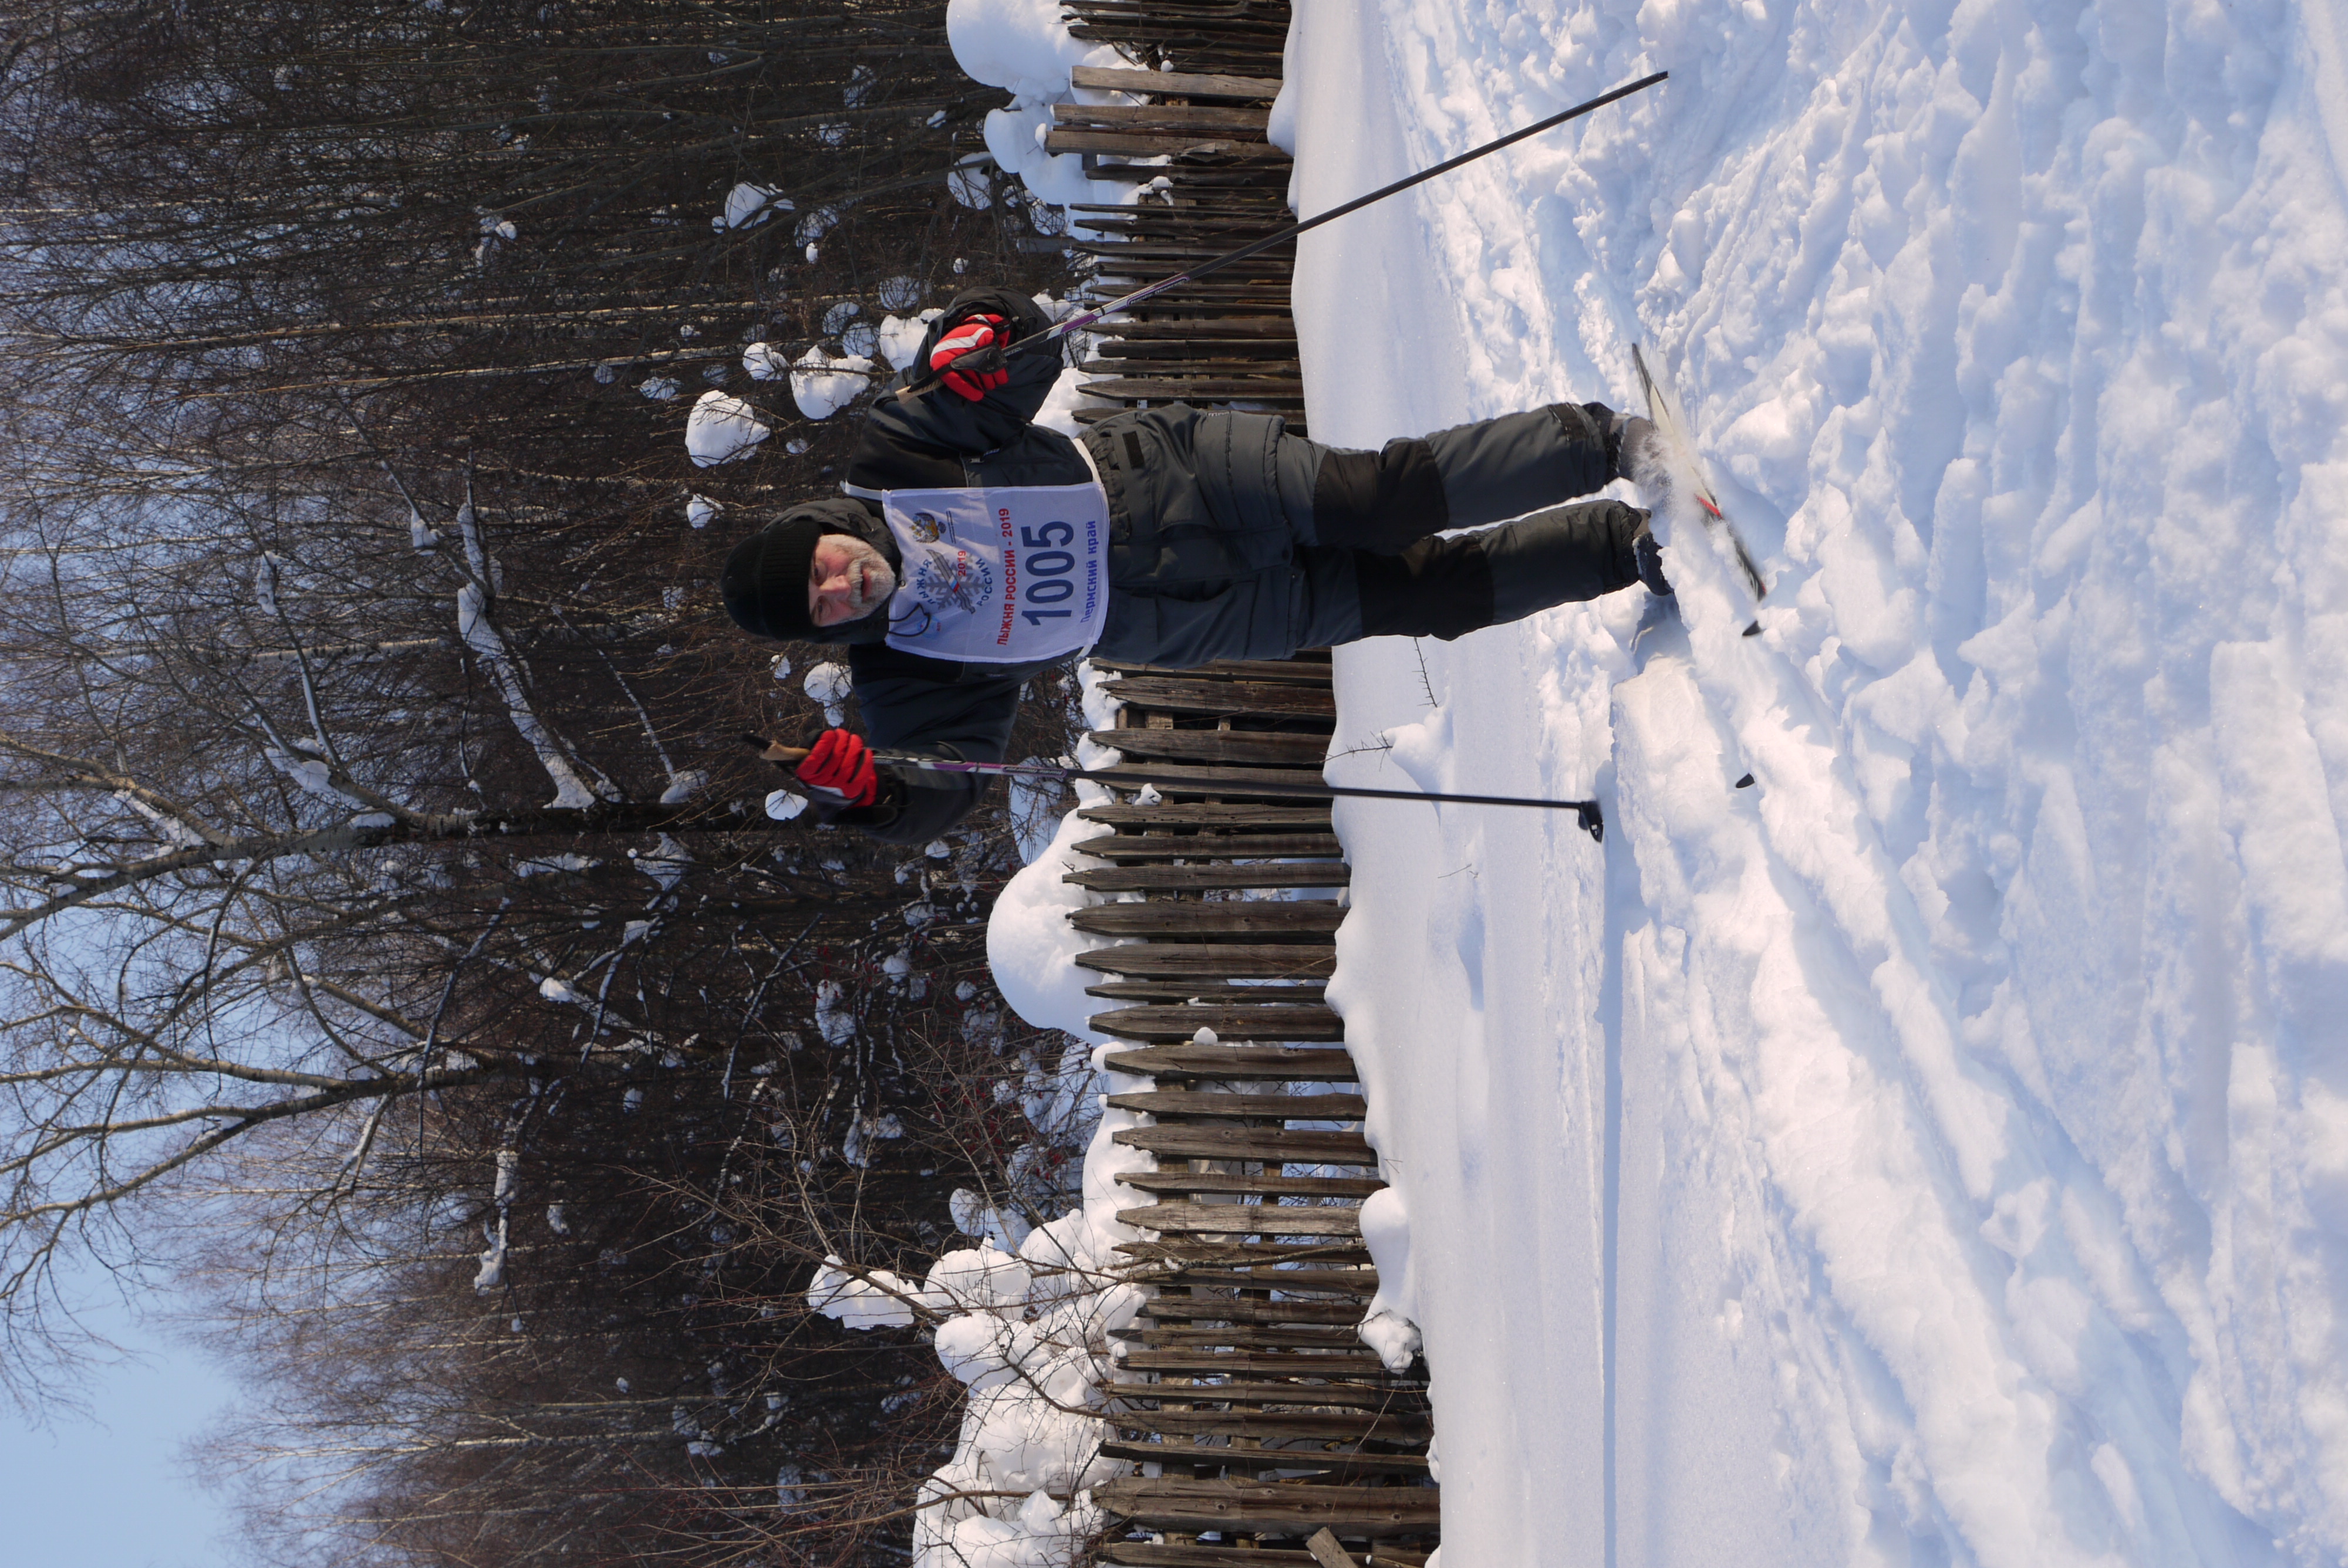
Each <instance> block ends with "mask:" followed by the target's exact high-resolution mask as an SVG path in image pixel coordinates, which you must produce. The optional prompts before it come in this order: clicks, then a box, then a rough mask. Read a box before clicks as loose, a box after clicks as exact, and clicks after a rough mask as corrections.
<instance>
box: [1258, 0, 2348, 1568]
mask: <svg viewBox="0 0 2348 1568" xmlns="http://www.w3.org/2000/svg"><path fill="white" fill-rule="evenodd" d="M1299 12H1300V16H1299V21H1298V25H1297V27H1296V30H1295V33H1294V35H1293V36H1292V42H1291V46H1290V65H1289V73H1288V74H1289V79H1290V83H1291V87H1290V91H1291V93H1292V96H1293V98H1294V103H1295V108H1296V112H1297V123H1298V132H1297V134H1298V142H1299V145H1298V156H1299V163H1298V173H1297V184H1296V190H1295V192H1294V194H1295V197H1296V200H1297V202H1298V205H1299V208H1300V210H1302V211H1304V212H1307V213H1311V212H1314V211H1318V210H1323V209H1325V208H1327V207H1329V206H1331V205H1334V203H1335V202H1337V201H1339V200H1344V198H1347V197H1350V196H1353V195H1356V194H1359V193H1360V192H1361V191H1363V190H1366V189H1369V188H1370V187H1371V186H1373V185H1375V184H1377V183H1381V182H1383V181H1385V180H1386V179H1393V178H1395V177H1397V176H1399V175H1400V174H1402V173H1405V172H1406V171H1408V170H1409V169H1413V168H1416V167H1419V166H1422V165H1424V164H1426V163H1428V162H1432V161H1435V160H1436V159H1440V158H1444V157H1447V156H1450V155H1452V154H1455V153H1457V152H1459V151H1462V150H1465V149H1468V148H1469V147H1471V146H1474V145H1476V144H1478V143H1479V142H1481V141H1483V140H1486V139H1488V138H1490V137H1492V136H1495V135H1497V134H1499V133H1500V132H1502V131H1505V130H1507V129H1509V128H1512V127H1514V126H1516V125H1519V124H1522V123H1525V122H1527V121H1529V120H1531V119H1534V118H1540V116H1542V115H1545V114H1549V113H1553V112H1555V110H1557V109H1558V108H1562V107H1564V106H1565V105H1567V104H1570V103H1573V102H1577V101H1579V100H1581V99H1582V98H1586V97H1591V96H1594V95H1595V94H1597V93H1599V92H1601V91H1602V90H1604V89H1605V88H1607V87H1612V86H1613V85H1616V84H1617V83H1620V82H1622V81H1624V80H1628V79H1630V78H1632V77H1636V76H1639V75H1643V74H1644V73H1645V72H1647V71H1649V70H1652V69H1655V68H1659V67H1663V68H1668V69H1670V70H1671V71H1672V73H1673V79H1672V81H1671V82H1670V83H1668V84H1667V85H1666V86H1664V87H1662V88H1660V89H1657V90H1655V91H1653V92H1650V93H1648V94H1645V95H1643V96H1642V97H1638V98H1635V99H1633V100H1631V101H1629V102H1628V103H1626V104H1623V105H1621V106H1617V107H1615V108H1609V109H1606V110H1602V111H1600V113H1599V114H1598V115H1596V116H1594V117H1592V118H1590V119H1589V120H1587V121H1584V122H1581V124H1580V125H1578V126H1577V127H1574V128H1569V129H1567V130H1565V131H1562V132H1552V133H1550V134H1548V135H1545V136H1543V137H1541V138H1536V139H1535V140H1533V141H1531V142H1529V143H1526V144H1522V145H1520V146H1519V147H1518V148H1515V149H1510V150H1509V152H1507V153H1504V154H1501V155H1498V156H1497V157H1495V158H1493V159H1488V160H1486V161H1484V162H1482V163H1479V164H1477V165H1474V166H1471V167H1470V168H1469V169H1465V170H1462V171H1460V172H1459V173H1457V174H1454V175H1450V176H1447V177H1446V178H1445V179H1441V180H1438V181H1436V182H1434V183H1432V184H1430V185H1429V186H1426V187H1423V188H1421V189H1419V190H1416V191H1415V192H1413V193H1411V194H1410V195H1408V196H1406V197H1403V198H1399V199H1397V200H1394V201H1391V202H1388V203H1386V204H1384V205H1383V206H1381V207H1379V208H1376V209H1373V210H1369V211H1367V212H1365V213H1363V214H1360V215H1357V216H1355V217H1353V218H1349V219H1347V220H1344V221H1343V222H1341V223H1338V224H1334V225H1331V226H1330V228H1328V229H1326V230H1323V231H1317V232H1315V233H1314V234H1313V235H1309V236H1307V237H1306V238H1305V240H1304V241H1303V242H1302V247H1301V251H1300V256H1299V265H1298V287H1297V307H1298V311H1297V313H1298V317H1299V323H1300V333H1301V335H1302V336H1303V340H1304V344H1303V347H1304V357H1305V364H1306V376H1307V384H1308V387H1309V388H1310V389H1311V392H1312V395H1313V405H1312V421H1313V434H1314V435H1315V436H1317V437H1318V438H1320V439H1322V440H1324V441H1332V442H1337V443H1341V444H1345V445H1354V446H1375V445H1377V444H1379V443H1380V442H1382V441H1384V440H1385V439H1386V438H1388V437H1391V436H1397V435H1406V434H1415V433H1417V432H1420V431H1424V430H1428V429H1433V428H1437V427H1438V426H1441V425H1447V424H1452V423H1457V422H1458V421H1460V420H1462V419H1466V418H1470V417H1478V416H1483V415H1493V414H1498V413H1502V412H1506V411H1509V410H1511V409H1516V408H1520V407H1530V406H1534V405H1539V404H1541V403H1544V402H1549V401H1554V400H1558V399H1562V398H1570V399H1573V400H1577V401H1579V400H1583V399H1588V398H1601V399H1603V400H1606V401H1608V402H1611V403H1614V404H1616V405H1623V404H1624V403H1625V402H1626V400H1627V399H1628V398H1629V397H1630V395H1631V388H1632V386H1633V385H1634V381H1633V377H1632V372H1631V366H1630V354H1629V349H1630V344H1631V343H1632V342H1634V341H1643V342H1644V343H1647V344H1648V345H1649V347H1650V351H1651V352H1656V351H1660V352H1657V353H1656V358H1657V362H1658V364H1659V366H1660V367H1661V368H1662V369H1663V372H1664V374H1666V375H1667V376H1669V377H1670V378H1672V379H1673V381H1674V382H1675V384H1677V386H1678V389H1679V392H1680V395H1681V397H1682V399H1683V401H1684V403H1685V405H1687V408H1688V412H1689V415H1690V416H1691V418H1692V420H1693V421H1694V425H1695V427H1696V430H1697V432H1698V436H1699V440H1700V443H1701V445H1702V446H1703V448H1704V456H1705V458H1706V461H1707V463H1708V465H1709V466H1710V467H1711V469H1712V474H1713V478H1714V480H1715V485H1716V486H1717V487H1718V488H1719V490H1720V492H1721V496H1722V499H1723V501H1724V502H1725V504H1726V505H1727V507H1729V509H1730V512H1731V513H1732V515H1733V516H1735V517H1736V518H1738V520H1739V521H1740V523H1741V524H1742V525H1743V526H1744V528H1746V533H1747V537H1748V538H1750V540H1751V542H1752V544H1753V546H1754V548H1755V550H1756V555H1757V556H1759V558H1760V559H1761V563H1762V566H1763V569H1764V571H1765V574H1766V576H1767V577H1768V578H1769V579H1770V580H1771V582H1772V591H1771V594H1770V598H1769V603H1768V605H1767V607H1766V609H1765V610H1764V611H1763V613H1762V616H1761V620H1762V623H1763V626H1764V629H1765V630H1764V634H1763V635H1762V636H1760V637H1757V638H1754V639H1743V638H1740V637H1739V636H1738V635H1737V633H1738V631H1739V630H1740V629H1741V628H1742V626H1743V625H1744V623H1745V620H1746V614H1747V609H1746V606H1745V605H1744V604H1743V603H1742V602H1741V600H1739V599H1738V598H1737V597H1736V590H1735V587H1734V579H1733V577H1732V576H1731V573H1730V569H1729V568H1728V566H1727V564H1726V562H1725V559H1721V558H1719V557H1716V556H1715V555H1714V554H1713V553H1712V551H1711V550H1710V549H1709V548H1707V546H1706V544H1705V542H1704V538H1703V537H1702V536H1701V534H1700V533H1698V532H1697V531H1695V530H1694V529H1692V528H1687V529H1674V528H1671V527H1669V526H1668V525H1666V526H1665V527H1664V528H1663V530H1662V531H1663V536H1664V538H1665V543H1666V564H1667V568H1668V569H1669V570H1670V572H1671V575H1672V577H1673V580H1674V581H1675V582H1676V583H1678V584H1679V586H1680V594H1679V601H1680V603H1679V613H1678V614H1676V615H1674V614H1672V613H1669V612H1667V611H1665V610H1663V609H1662V607H1660V606H1650V605H1645V604H1642V603H1640V602H1639V600H1641V598H1642V597H1643V596H1641V595H1639V594H1636V593H1633V594H1629V595H1621V596H1616V599H1615V600H1612V601H1609V602H1607V603H1604V604H1601V605H1599V606H1594V607H1590V608H1585V609H1576V610H1560V611H1553V612H1550V613H1549V614H1547V615H1544V616H1540V617H1537V618H1535V619H1534V620H1531V621H1529V622H1526V623H1523V624H1521V625H1519V626H1518V627H1514V628H1509V629H1503V630H1494V631H1488V632H1484V633H1479V634H1478V635H1476V636H1474V637H1472V638H1469V639H1468V640H1465V641H1461V642H1458V643H1453V644H1443V643H1438V642H1433V641H1426V642H1420V643H1416V644H1413V643H1409V642H1395V641H1379V642H1374V643H1368V644H1362V645H1357V646H1356V647H1354V648H1350V649H1346V650H1344V651H1341V652H1340V653H1339V655H1338V678H1339V686H1340V692H1341V696H1342V702H1343V711H1344V728H1343V731H1342V733H1340V736H1339V738H1338V742H1337V745H1336V748H1335V749H1336V751H1337V752H1338V753H1340V754H1339V755H1338V756H1337V758H1336V760H1334V762H1333V764H1332V768H1331V776H1332V777H1333V778H1334V779H1336V780H1338V781H1340V782H1345V783H1356V784H1406V783H1410V782H1416V784H1420V785H1424V786H1429V787H1451V788H1458V789H1468V790H1478V791H1487V792H1515V793H1529V794H1581V793H1584V792H1585V791H1586V790H1587V789H1589V788H1591V787H1595V788H1596V789H1597V790H1599V791H1600V792H1601V794H1605V795H1606V796H1607V798H1608V801H1609V820H1610V831H1609V834H1608V838H1607V843H1606V845H1605V846H1604V848H1603V849H1602V850H1601V849H1600V848H1599V847H1597V846H1595V845H1591V842H1590V841H1589V839H1588V838H1587V837H1586V836H1584V835H1581V833H1580V832H1579V831H1577V830H1576V829H1575V827H1574V826H1573V823H1572V818H1571V816H1570V814H1535V813H1529V812H1526V813H1504V812H1499V811H1491V810H1484V811H1478V810H1473V809H1461V808H1445V809H1444V810H1442V811H1441V812H1440V813H1437V812H1433V811H1430V810H1427V809H1426V808H1418V807H1409V806H1403V805H1394V804H1384V803H1369V802H1348V803H1344V804H1342V805H1341V807H1340V815H1339V824H1340V831H1341V832H1342V833H1343V834H1344V837H1345V839H1346V842H1347V844H1348V846H1349V849H1350V851H1351V852H1352V855H1353V858H1354V866H1355V883H1354V894H1353V900H1352V901H1353V907H1354V914H1353V916H1352V917H1351V918H1350V919H1349V920H1348V921H1347V923H1346V926H1345V927H1344V930H1343V931H1342V932H1341V934H1340V938H1339V946H1340V968H1339V979H1338V983H1337V984H1336V986H1335V987H1334V988H1333V991H1332V995H1333V998H1334V1000H1335V1001H1336V1003H1337V1005H1338V1006H1339V1007H1340V1008H1341V1009H1342V1010H1343V1011H1344V1013H1345V1015H1346V1019H1347V1031H1348V1037H1349V1042H1350V1043H1351V1044H1352V1046H1353V1048H1354V1051H1355V1054H1356V1056H1357V1057H1358V1058H1360V1059H1361V1062H1362V1071H1363V1074H1364V1078H1365V1084H1366V1087H1367V1089H1368V1091H1369V1093H1370V1096H1371V1103H1372V1107H1373V1120H1372V1122H1371V1125H1370V1129H1369V1131H1370V1134H1371V1136H1372V1137H1373V1139H1374V1140H1375V1143H1377V1145H1378V1147H1379V1149H1380V1152H1381V1154H1382V1156H1383V1157H1384V1158H1385V1162H1386V1164H1387V1173H1388V1176H1389V1179H1390V1180H1392V1181H1393V1182H1394V1183H1395V1192H1396V1196H1397V1199H1398V1201H1399V1205H1400V1206H1401V1207H1402V1208H1403V1210H1404V1211H1405V1213H1406V1214H1407V1215H1408V1216H1410V1218H1411V1219H1412V1220H1413V1221H1414V1222H1415V1223H1413V1224H1412V1225H1410V1226H1409V1227H1408V1245H1407V1257H1406V1258H1404V1257H1402V1256H1398V1255H1397V1256H1389V1255H1385V1254H1383V1253H1382V1256H1381V1264H1382V1269H1381V1275H1382V1279H1383V1280H1384V1282H1385V1295H1386V1297H1387V1301H1388V1304H1390V1305H1395V1306H1397V1307H1400V1308H1402V1309H1404V1310H1406V1312H1407V1313H1408V1315H1409V1316H1411V1317H1413V1318H1414V1319H1415V1320H1416V1322H1417V1323H1418V1324H1419V1325H1420V1327H1421V1328H1422V1330H1423V1332H1424V1334H1425V1337H1426V1350H1427V1356H1428V1359H1429V1364H1430V1366H1431V1367H1432V1368H1433V1371H1434V1375H1435V1389H1436V1402H1437V1430H1438V1433H1439V1442H1440V1444H1441V1455H1440V1458H1441V1465H1442V1479H1443V1483H1444V1487H1445V1500H1446V1501H1445V1526H1446V1533H1447V1550H1446V1556H1447V1557H1449V1558H1451V1559H1453V1560H1455V1561H1457V1562H1460V1563H1503V1562H1508V1563H1542V1564H1552V1563H1553V1564H1581V1563H1593V1564H1594V1563H1609V1564H1612V1563H1621V1564H1625V1565H1628V1564H1633V1563H1641V1564H1643V1563H1672V1564H1682V1563H1715V1562H1717V1563H1729V1562H1735V1563H1741V1564H1742V1563H1828V1562H1851V1563H1982V1564H2023V1563H2032V1564H2035V1563H2112V1564H2121V1563H2127V1564H2138V1563H2268V1562H2289V1563H2339V1562H2342V1561H2343V1560H2348V1370H2343V1368H2348V1333H2343V1307H2348V1052H2343V1033H2344V1032H2348V1025H2344V1024H2343V1021H2342V1020H2343V1019H2348V867H2344V866H2343V852H2342V834H2341V828H2340V824H2341V823H2342V822H2343V821H2348V682H2343V680H2342V679H2341V678H2340V676H2339V671H2341V669H2342V668H2343V660H2348V522H2343V510H2348V440H2343V436H2342V435H2341V431H2340V425H2341V418H2340V415H2341V410H2342V408H2343V404H2344V403H2348V290H2344V289H2343V257H2348V218H2344V217H2343V168H2348V164H2343V159H2348V56H2343V51H2342V47H2341V45H2342V42H2343V39H2342V37H2341V36H2340V35H2341V34H2342V32H2343V31H2348V29H2343V28H2342V27H2341V26H2340V25H2339V23H2338V20H2337V18H2335V17H2333V16H2332V15H2329V14H2327V13H2325V12H2323V11H2322V10H2321V9H2320V8H2313V9H2310V10H2306V11H2298V10H2293V9H2291V8H2288V7H2286V6H2284V5H2279V4H2272V3H2251V4H2243V5H2230V6H2225V7H2220V6H2219V5H2215V4H2210V3H2207V0H2198V3H2196V0H2177V3H2174V4H2170V5H2165V6H2164V5H2159V4H2155V3H2151V0H2125V3H2122V0H2115V3H2107V4H2097V5H2065V4H2041V5H2034V6H2024V5H2020V4H2017V3H2014V0H1964V3H1962V4H1955V5H1951V4H1945V3H1941V4H1925V5H1914V6H1908V7H1892V6H1889V5H1865V4H1849V5H1835V4H1827V3H1824V0H1813V3H1810V4H1785V3H1777V0H1746V4H1744V5H1741V6H1725V7H1724V6H1720V5H1708V6H1706V5H1694V4H1693V3H1690V0H1647V3H1646V4H1645V5H1635V4H1632V3H1631V0H1612V3H1606V4H1584V5H1571V4H1566V3H1564V0H1510V3H1508V4H1501V3H1498V0H1493V3H1488V4H1479V3H1454V4H1447V5H1437V4H1434V3H1432V0H1376V3H1373V0H1363V4H1361V5H1337V4H1334V0H1317V3H1316V0H1304V3H1303V5H1300V7H1299ZM1683 617H1684V621H1683V619H1682V618H1683ZM1748 770H1749V771H1750V772H1751V773H1752V774H1754V775H1755V777H1756V781H1757V783H1756V786H1755V787H1754V788H1752V789H1750V790H1745V791H1738V790H1736V789H1734V788H1733V787H1732V784H1733V781H1734V780H1735V779H1736V778H1737V777H1738V776H1739V775H1740V774H1744V773H1746V772H1747V771H1748ZM1392 1250H1393V1251H1394V1252H1396V1253H1399V1252H1400V1251H1401V1250H1402V1249H1401V1248H1398V1247H1397V1248H1394V1249H1392Z"/></svg>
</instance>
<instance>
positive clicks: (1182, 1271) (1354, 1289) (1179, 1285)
mask: <svg viewBox="0 0 2348 1568" xmlns="http://www.w3.org/2000/svg"><path fill="white" fill-rule="evenodd" d="M1135 1282H1136V1283H1137V1284H1141V1285H1155V1286H1161V1287H1163V1288H1162V1290H1161V1293H1160V1296H1159V1299H1160V1300H1162V1299H1164V1297H1165V1295H1166V1294H1168V1293H1171V1292H1174V1291H1179V1290H1186V1289H1189V1288H1192V1287H1194V1286H1208V1287H1210V1288H1213V1289H1217V1290H1221V1289H1225V1288H1229V1289H1232V1290H1277V1291H1279V1292H1280V1293H1281V1294H1282V1296H1283V1297H1286V1298H1288V1299H1290V1300H1297V1301H1302V1300H1305V1299H1308V1297H1309V1298H1310V1299H1312V1300H1313V1301H1314V1302H1315V1303H1316V1304H1325V1305H1333V1306H1334V1305H1344V1306H1350V1307H1354V1308H1356V1309H1357V1310H1358V1309H1361V1308H1365V1307H1367V1305H1368V1303H1369V1300H1370V1298H1371V1297H1372V1296H1375V1295H1376V1294H1377V1289H1378V1271H1377V1270H1376V1269H1375V1267H1371V1266H1339V1267H1334V1268H1318V1267H1308V1268H1298V1267H1296V1266H1292V1265H1289V1264H1278V1265H1266V1266H1264V1268H1262V1270H1260V1271H1259V1270H1258V1269H1256V1268H1255V1267H1254V1266H1245V1267H1232V1268H1225V1267H1220V1266H1215V1265H1211V1264H1199V1265H1196V1266H1189V1265H1172V1266H1154V1267H1152V1268H1150V1269H1149V1270H1148V1272H1147V1273H1146V1275H1139V1274H1138V1275H1136V1276H1135ZM1323 1297H1326V1298H1327V1300H1326V1302H1325V1303H1323V1302H1322V1298H1323Z"/></svg>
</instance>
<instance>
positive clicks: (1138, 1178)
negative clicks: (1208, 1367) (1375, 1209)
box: [1117, 1171, 1385, 1316]
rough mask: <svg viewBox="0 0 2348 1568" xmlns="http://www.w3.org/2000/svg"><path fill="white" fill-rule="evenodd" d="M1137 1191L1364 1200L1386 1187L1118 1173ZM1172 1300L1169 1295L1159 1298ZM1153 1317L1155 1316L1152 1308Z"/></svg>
mask: <svg viewBox="0 0 2348 1568" xmlns="http://www.w3.org/2000/svg"><path fill="white" fill-rule="evenodd" d="M1117 1180H1118V1181H1119V1182H1121V1183H1123V1184H1125V1185H1127V1186H1128V1187H1131V1188H1133V1189H1134V1190H1135V1191H1137V1192H1143V1193H1166V1194H1173V1195H1176V1196H1179V1195H1180V1194H1184V1193H1236V1194H1254V1195H1257V1196H1261V1197H1267V1198H1292V1197H1293V1198H1366V1197H1368V1196H1369V1195H1370V1194H1372V1193H1375V1192H1376V1191H1377V1190H1378V1189H1379V1188H1381V1187H1383V1186H1385V1183H1384V1182H1381V1181H1379V1180H1378V1179H1377V1178H1376V1177H1375V1176H1251V1175H1246V1174H1241V1173H1233V1172H1230V1171H1119V1172H1118V1173H1117ZM1158 1299H1159V1301H1172V1300H1173V1299H1174V1298H1173V1297H1172V1296H1159V1298H1158ZM1150 1310H1151V1312H1152V1315H1153V1316H1155V1315H1158V1314H1157V1309H1156V1307H1154V1306H1153V1307H1151V1309H1150Z"/></svg>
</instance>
